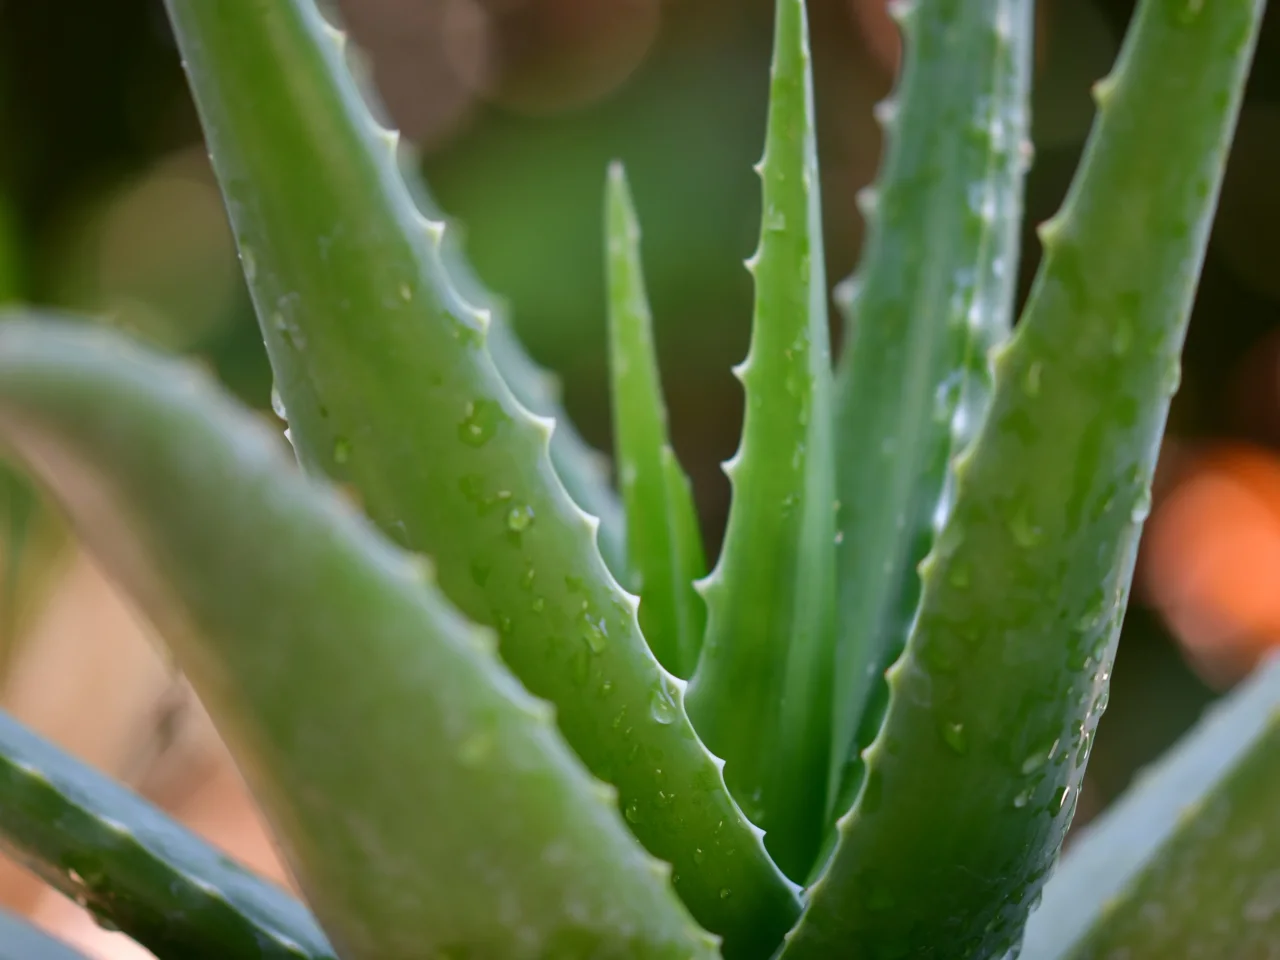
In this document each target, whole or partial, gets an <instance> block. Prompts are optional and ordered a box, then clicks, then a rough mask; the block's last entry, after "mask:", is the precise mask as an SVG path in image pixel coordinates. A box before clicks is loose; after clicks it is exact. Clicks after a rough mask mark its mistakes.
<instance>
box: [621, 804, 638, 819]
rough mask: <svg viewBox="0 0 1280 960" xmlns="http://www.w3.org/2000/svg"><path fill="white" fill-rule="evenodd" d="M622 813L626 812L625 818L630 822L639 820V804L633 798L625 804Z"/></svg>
mask: <svg viewBox="0 0 1280 960" xmlns="http://www.w3.org/2000/svg"><path fill="white" fill-rule="evenodd" d="M624 813H625V814H626V817H627V820H628V821H629V822H631V823H639V822H640V805H639V804H638V803H636V802H635V801H634V800H632V801H631V802H630V803H628V804H627V807H626V810H625V811H624Z"/></svg>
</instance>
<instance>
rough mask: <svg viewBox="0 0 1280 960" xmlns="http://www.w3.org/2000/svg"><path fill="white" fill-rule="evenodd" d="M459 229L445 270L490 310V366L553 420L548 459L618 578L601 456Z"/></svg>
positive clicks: (419, 187)
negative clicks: (485, 280) (593, 525)
mask: <svg viewBox="0 0 1280 960" xmlns="http://www.w3.org/2000/svg"><path fill="white" fill-rule="evenodd" d="M401 169H402V170H403V171H404V177H405V184H406V186H407V187H408V189H409V191H410V193H411V194H412V196H413V199H414V203H415V205H416V206H417V208H418V209H419V210H420V211H421V212H422V214H423V216H425V217H427V218H428V219H430V220H433V221H444V220H445V219H446V217H445V215H444V213H443V211H441V209H440V207H439V204H437V203H436V201H435V198H434V197H433V196H432V195H431V193H430V191H429V189H428V188H427V185H426V183H425V182H423V180H422V178H421V177H420V176H418V175H417V174H416V170H415V169H414V167H413V165H410V164H408V163H404V162H402V163H401ZM460 232H461V231H460V230H457V229H455V228H453V226H452V225H450V227H449V228H448V229H447V230H446V232H445V240H444V242H443V243H442V244H441V246H440V259H441V262H442V264H443V266H444V271H445V273H446V274H447V275H448V277H449V280H450V281H451V282H452V284H453V286H454V287H455V288H456V289H457V290H458V291H459V292H460V293H461V295H462V297H463V298H464V299H465V300H466V301H467V302H468V303H470V304H472V305H474V306H475V307H476V308H477V309H479V310H483V311H487V312H488V314H489V326H488V334H487V337H486V346H488V348H489V355H490V356H491V357H492V358H493V363H494V366H496V367H497V368H498V372H499V373H500V374H501V375H502V379H503V380H504V381H506V384H507V386H508V387H510V389H511V393H512V394H513V395H514V396H515V398H516V400H518V401H519V402H520V403H521V404H523V405H524V406H525V407H526V408H528V410H529V412H530V413H534V414H537V415H538V416H540V417H547V418H549V419H552V420H554V421H555V422H556V428H555V432H554V433H552V435H551V463H552V465H553V466H554V467H555V470H556V475H557V476H558V477H559V478H560V480H561V481H562V482H563V483H564V487H565V491H566V492H567V493H568V494H569V496H570V497H571V498H572V499H573V502H574V503H576V504H577V505H578V506H579V507H581V508H582V509H583V510H585V511H586V512H587V513H589V514H591V516H593V517H595V518H597V519H598V520H599V521H600V528H599V530H598V531H597V533H596V542H597V544H598V545H599V547H600V554H601V556H603V557H604V561H605V563H607V564H608V565H609V570H610V572H612V573H613V575H614V576H616V577H619V578H622V577H623V575H624V574H625V572H626V569H627V545H626V529H625V521H624V518H623V513H622V507H621V506H620V505H619V503H618V498H617V497H616V496H614V493H613V490H612V489H611V488H610V487H609V484H608V469H607V468H608V464H607V461H606V459H605V457H604V456H603V455H602V454H600V453H597V452H596V451H595V450H593V449H591V447H589V446H588V445H587V443H586V441H584V440H583V439H582V437H581V436H580V435H579V434H578V431H577V430H575V429H574V426H573V421H571V420H570V419H569V417H568V415H567V414H566V413H565V412H564V409H563V408H562V407H561V405H560V383H559V381H558V380H557V379H556V377H554V376H552V375H551V374H550V373H548V372H547V371H546V370H543V369H542V368H541V367H539V366H538V365H537V364H536V363H534V362H533V360H532V359H530V357H529V355H528V354H527V353H526V352H525V350H524V347H523V346H522V345H521V343H520V340H519V338H518V337H517V336H516V334H515V331H514V330H513V329H512V326H511V321H510V318H509V317H508V315H507V314H508V310H507V306H506V304H505V303H503V302H502V300H501V299H500V298H499V297H497V296H496V295H495V294H493V293H492V292H491V291H489V290H488V289H486V288H485V286H484V284H482V283H481V282H480V278H479V277H477V276H476V274H475V271H474V270H473V269H472V268H471V265H470V263H468V262H467V259H466V257H465V256H464V255H463V251H462V244H461V241H460V240H459V234H460ZM624 583H625V581H624Z"/></svg>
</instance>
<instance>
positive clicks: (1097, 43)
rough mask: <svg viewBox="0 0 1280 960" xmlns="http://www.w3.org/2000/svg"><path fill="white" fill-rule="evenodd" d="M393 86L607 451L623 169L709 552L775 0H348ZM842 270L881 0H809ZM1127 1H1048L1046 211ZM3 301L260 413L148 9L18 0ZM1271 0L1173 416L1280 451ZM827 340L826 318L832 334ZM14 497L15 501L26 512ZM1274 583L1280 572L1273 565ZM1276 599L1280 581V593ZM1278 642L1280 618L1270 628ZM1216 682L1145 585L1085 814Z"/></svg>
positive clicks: (8, 69) (5, 164) (188, 124)
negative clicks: (108, 327)
mask: <svg viewBox="0 0 1280 960" xmlns="http://www.w3.org/2000/svg"><path fill="white" fill-rule="evenodd" d="M339 6H340V7H341V8H342V9H341V16H342V19H343V20H344V21H345V22H346V23H347V24H348V25H349V27H350V28H351V31H352V33H353V34H354V37H355V39H356V41H357V44H358V45H359V46H360V47H361V48H362V49H363V50H364V51H365V53H366V55H367V63H366V66H367V67H368V69H369V71H370V74H371V76H372V78H373V82H375V83H376V84H377V86H378V88H379V91H380V93H381V98H382V101H383V102H384V103H385V105H386V109H387V112H388V113H389V114H390V115H391V118H392V119H393V120H394V122H395V123H396V124H397V125H398V126H400V127H401V128H402V129H403V130H404V132H405V135H406V138H407V139H410V140H413V141H415V142H417V143H419V144H420V145H421V147H422V151H423V164H424V167H425V170H426V173H427V176H428V179H429V181H430V183H431V185H432V188H433V191H434V192H435V193H436V195H437V197H438V199H439V200H440V202H441V203H442V204H443V206H444V207H445V209H446V210H447V211H449V213H450V214H452V215H453V216H454V217H456V218H458V219H459V220H461V221H462V222H463V223H464V224H465V228H466V235H467V238H468V240H467V248H468V250H469V252H470V254H471V256H472V259H473V260H474V262H475V265H476V267H477V269H478V271H479V273H480V275H481V276H482V277H483V278H484V279H485V280H486V282H487V283H488V285H489V286H490V287H491V288H493V289H494V290H495V291H496V292H498V293H500V294H501V295H503V296H504V297H505V298H506V299H508V300H509V301H510V303H511V305H512V308H513V313H514V318H515V322H516V326H517V328H518V330H519V332H520V334H521V336H522V338H523V339H524V341H525V343H526V345H527V346H528V348H529V349H530V351H531V353H532V354H533V355H534V356H535V357H536V358H537V359H538V360H540V361H541V362H542V363H544V364H545V365H547V366H548V367H550V368H552V369H554V370H555V371H557V372H558V373H559V374H560V375H561V376H562V378H563V381H564V385H565V400H566V404H567V406H568V409H569V411H570V413H571V414H572V416H573V417H574V418H575V419H576V421H577V422H578V424H579V425H580V427H581V429H582V431H583V433H584V434H585V435H586V436H587V438H588V439H589V440H591V441H592V442H593V443H595V444H596V445H597V446H599V447H600V448H601V449H605V450H607V449H608V448H609V442H610V441H609V410H608V402H607V399H608V398H607V381H606V370H605V366H604V363H605V359H604V358H605V349H604V348H605V341H604V335H605V330H604V322H603V303H604V300H603V269H602V241H601V228H600V214H601V192H602V188H603V181H604V171H605V166H606V163H607V162H608V161H609V160H610V159H613V158H615V157H620V158H622V159H623V160H624V161H625V162H626V164H627V167H628V170H629V173H630V175H631V179H632V184H633V187H634V191H635V194H636V198H637V203H638V206H639V209H640V213H641V217H642V221H643V227H644V248H643V253H644V257H645V265H646V269H647V272H648V278H649V284H650V290H651V297H652V301H653V307H654V312H655V317H656V322H657V333H658V337H659V339H660V354H661V361H662V364H663V375H664V379H665V386H666V390H667V394H668V400H669V403H670V406H671V414H672V422H673V431H674V442H675V446H676V448H677V451H678V452H679V454H680V456H681V458H682V459H683V461H684V462H685V464H686V466H687V468H688V469H689V471H690V473H691V475H692V477H693V480H694V484H695V488H696V493H697V498H698V502H699V506H700V508H701V511H702V516H703V520H704V524H705V528H706V535H707V540H708V544H709V545H710V546H711V549H712V550H713V551H714V549H715V547H716V545H717V544H718V542H719V538H720V532H721V529H722V527H723V524H724V519H725V514H726V510H727V506H728V486H727V483H726V482H725V480H724V478H723V476H722V475H721V473H720V470H719V464H720V462H721V461H723V460H725V459H726V458H728V457H729V456H730V455H731V454H732V452H733V451H734V449H735V447H736V445H737V437H738V429H739V425H740V416H741V409H740V408H741V393H740V390H739V387H738V384H737V382H736V381H735V380H734V379H733V378H732V376H731V375H730V373H729V367H730V365H731V364H733V363H735V362H737V361H739V360H740V359H741V358H742V357H743V356H744V354H745V352H746V345H747V337H748V333H749V330H748V324H749V318H750V312H751V311H750V300H751V292H752V291H751V285H750V280H749V277H748V275H747V273H746V271H745V270H744V269H743V268H742V260H743V258H745V257H746V256H748V255H749V254H750V253H751V251H752V249H753V248H754V246H755V241H756V234H757V230H758V216H759V187H758V182H757V180H756V177H755V175H754V174H753V173H752V170H751V165H752V163H754V162H755V160H756V159H757V158H758V155H759V153H760V149H761V143H762V136H763V128H764V110H765V102H764V98H765V94H766V84H767V72H768V54H769V43H770V27H771V22H772V3H771V0H608V2H601V0H345V2H343V3H341V4H340V5H339ZM809 6H810V18H811V24H812V32H813V36H814V47H815V61H816V71H817V75H816V85H817V99H818V114H819V131H820V136H819V141H820V153H821V159H822V164H823V190H824V202H825V212H826V219H825V229H826V239H827V259H828V264H827V268H828V276H830V277H832V278H835V279H838V278H841V277H843V276H844V275H846V274H847V273H848V272H849V271H850V270H851V268H852V266H853V264H854V262H855V260H856V257H857V253H858V248H859V244H860V242H861V235H862V226H861V223H860V222H859V218H858V215H857V212H856V209H855V205H854V199H853V198H854V194H855V192H856V190H857V189H858V188H859V187H860V186H862V185H864V184H865V183H866V182H868V181H869V180H870V179H871V178H872V177H873V176H874V174H875V169H876V165H877V162H878V157H879V153H880V136H879V131H878V130H877V128H876V126H875V124H874V122H873V121H872V113H871V108H872V106H873V104H874V103H875V102H876V101H877V100H879V99H880V98H882V97H883V96H884V95H885V94H886V93H887V92H888V90H889V89H890V86H891V82H892V76H893V70H894V57H895V55H896V54H895V48H896V45H895V42H894V37H895V35H894V33H893V32H892V30H890V29H887V21H886V20H885V18H884V10H883V0H810V5H809ZM1132 7H1133V3H1132V2H1126V0H1093V2H1089V0H1057V2H1047V0H1042V2H1041V3H1040V4H1039V46H1038V53H1037V66H1036V75H1035V97H1034V117H1035V121H1034V139H1035V144H1036V162H1035V165H1034V167H1033V170H1032V173H1031V175H1030V180H1029V183H1028V191H1027V214H1028V216H1027V229H1026V232H1025V237H1026V245H1025V254H1024V261H1023V270H1022V276H1023V284H1022V288H1023V289H1022V292H1023V294H1024V295H1025V292H1026V287H1027V285H1028V283H1029V281H1030V278H1031V275H1032V272H1033V271H1034V268H1035V264H1036V258H1037V253H1038V251H1037V249H1036V243H1035V240H1034V234H1033V232H1032V229H1031V228H1032V227H1033V226H1034V224H1036V223H1037V222H1039V221H1040V220H1043V219H1045V218H1046V217H1047V216H1049V215H1050V214H1051V213H1052V212H1053V211H1054V210H1055V209H1056V207H1057V206H1058V204H1059V202H1060V201H1061V198H1062V196H1063V193H1064V191H1065V189H1066V187H1067V184H1068V182H1069V178H1070V176H1071V174H1072V171H1073V170H1074V167H1075V165H1076V162H1077V160H1078V158H1079V155H1080V150H1081V148H1082V146H1083V142H1084V138H1085V136H1086V134H1087V132H1088V127H1089V123H1090V121H1091V117H1092V102H1091V100H1090V97H1089V86H1090V84H1091V83H1092V82H1093V81H1094V80H1096V79H1098V78H1099V77H1100V76H1101V75H1102V74H1103V73H1105V72H1106V70H1107V69H1108V68H1109V66H1110V63H1111V61H1112V59H1113V58H1114V56H1115V54H1116V52H1117V50H1118V47H1119V41H1120V38H1121V36H1122V34H1123V30H1124V27H1125V24H1126V23H1127V20H1128V17H1129V15H1130V14H1131V12H1132ZM0 144H3V149H2V150H0V226H4V227H6V228H7V229H0V243H6V244H8V245H9V246H10V247H11V248H12V250H11V251H9V252H10V253H12V256H7V255H6V252H5V251H4V250H3V249H0V265H5V271H6V272H0V294H2V293H3V292H4V291H6V290H7V291H8V292H9V294H10V295H11V296H17V297H20V298H22V299H26V300H30V301H34V302H39V303H42V304H47V305H55V306H61V307H67V308H76V309H81V310H89V311H92V312H93V313H95V314H96V315H99V316H101V317H102V318H103V322H106V323H112V324H116V325H118V326H120V327H123V328H126V329H129V330H131V331H134V332H135V333H137V334H138V335H140V336H144V337H146V338H148V339H151V340H154V341H156V342H158V343H160V344H162V345H164V346H166V347H168V348H171V349H173V350H178V351H183V352H188V353H192V354H195V355H198V356H200V357H202V358H204V359H205V360H207V362H208V363H210V364H211V365H212V366H214V367H215V368H216V370H217V372H218V374H219V376H220V377H221V378H222V379H223V380H224V381H225V382H226V383H227V384H228V385H229V386H230V387H231V388H232V389H233V390H234V391H236V392H237V393H238V394H239V395H240V396H241V397H242V398H244V399H245V400H247V401H248V402H250V403H252V404H254V405H255V406H257V407H260V408H263V409H265V408H267V406H268V398H269V394H270V389H271V382H270V371H269V369H268V366H267V363H266V357H265V353H264V351H263V348H262V342H261V339H260V337H259V335H258V332H257V328H256V325H255V322H254V318H253V316H252V310H251V308H250V305H249V301H248V297H247V295H246V293H245V291H244V289H243V287H242V284H241V281H240V278H239V275H238V272H237V262H236V258H235V252H234V249H233V247H232V245H231V241H230V236H229V233H228V230H227V227H226V225H225V222H224V218H223V212H222V208H221V203H220V199H219V197H218V194H217V190H216V187H215V185H214V184H213V182H212V179H211V176H210V173H209V170H208V165H207V160H206V157H205V154H204V151H203V148H202V147H201V145H200V140H199V129H198V124H197V121H196V118H195V115H194V111H193V108H192V105H191V102H190V99H189V96H188V93H187V91H186V88H185V85H184V81H183V77H182V73H181V68H180V64H179V62H178V57H177V53H176V50H175V48H174V45H173V43H172V40H171V38H170V36H169V34H168V29H167V25H166V20H165V16H164V11H163V9H162V6H161V4H160V2H159V0H0ZM1278 333H1280V11H1276V10H1275V9H1274V8H1273V10H1272V13H1271V16H1270V17H1269V22H1268V24H1267V25H1266V27H1265V29H1264V31H1263V36H1262V42H1261V47H1260V49H1259V51H1258V55H1257V66H1256V68H1255V71H1254V76H1253V79H1252V82H1251V85H1250V88H1249V93H1248V97H1247V106H1246V108H1245V112H1244V115H1243V117H1242V120H1241V128H1240V134H1239V137H1238V141H1237V146H1236V148H1235V150H1234V153H1233V156H1232V158H1231V163H1230V169H1229V174H1228V179H1227V184H1226V188H1225V192H1224V195H1223V200H1222V208H1221V213H1220V216H1219V218H1218V222H1217V224H1216V227H1215V231H1214V236H1213V240H1212V246H1211V250H1210V253H1209V257H1208V262H1207V264H1206V267H1205V274H1204V280H1203V284H1202V289H1201V294H1200V297H1199V301H1198V303H1197V306H1196V311H1195V316H1194V319H1193V323H1192V328H1191V334H1190V339H1189V343H1188V348H1187V354H1186V370H1185V373H1184V378H1183V386H1182V390H1181V393H1180V394H1179V395H1178V397H1177V400H1176V403H1175V409H1174V414H1173V420H1172V426H1171V433H1172V435H1173V436H1174V437H1175V438H1176V439H1177V447H1178V449H1179V450H1182V449H1189V450H1194V449H1196V448H1197V445H1203V444H1205V443H1214V442H1218V441H1221V440H1222V439H1224V438H1235V439H1241V440H1246V441H1248V442H1250V443H1253V444H1257V445H1259V446H1260V447H1262V448H1265V449H1271V450H1275V449H1277V448H1278V447H1280V341H1278V340H1277V334H1278ZM837 335H838V331H837ZM15 496H16V494H15V495H14V496H11V497H10V503H9V509H10V512H11V514H12V515H13V517H20V516H25V514H22V511H21V509H20V507H21V504H20V503H19V502H18V501H17V500H16V499H14V497H15ZM1278 583H1280V581H1278ZM1276 592H1277V594H1280V589H1278V590H1277V591H1276ZM1275 639H1277V640H1280V638H1275ZM1212 695H1213V693H1212V691H1210V689H1209V688H1208V687H1207V686H1206V685H1205V684H1203V683H1202V682H1201V681H1200V680H1199V679H1198V678H1197V676H1196V675H1195V674H1194V673H1193V672H1191V671H1190V670H1189V668H1188V667H1187V666H1186V665H1185V663H1184V660H1183V658H1182V656H1181V653H1180V651H1179V649H1178V646H1177V644H1176V643H1175V641H1174V640H1173V639H1172V638H1171V637H1170V636H1169V634H1168V633H1167V632H1166V630H1165V629H1164V627H1163V626H1162V620H1161V618H1160V616H1159V615H1158V614H1157V613H1156V612H1154V611H1152V610H1149V609H1147V608H1146V606H1145V605H1144V603H1143V602H1142V598H1141V597H1140V596H1139V597H1138V598H1137V599H1136V600H1135V603H1134V607H1133V608H1132V610H1131V613H1130V616H1129V618H1128V621H1127V624H1126V628H1125V637H1124V639H1123V641H1122V644H1121V653H1120V657H1119V661H1118V663H1117V666H1116V671H1115V677H1114V683H1113V695H1112V699H1111V706H1110V709H1109V711H1108V713H1107V714H1106V718H1105V720H1104V722H1103V725H1102V731H1101V733H1100V735H1099V737H1098V742H1097V749H1096V752H1095V754H1094V759H1093V762H1092V764H1091V766H1090V782H1089V785H1088V789H1087V792H1086V799H1085V802H1084V804H1082V807H1081V813H1082V816H1084V815H1086V814H1087V812H1088V811H1089V810H1093V809H1097V807H1098V806H1099V805H1100V804H1102V803H1105V802H1106V801H1107V800H1109V799H1110V798H1111V797H1113V796H1114V795H1115V793H1116V792H1117V791H1118V790H1119V789H1120V788H1122V787H1123V785H1124V784H1125V783H1126V782H1127V781H1128V779H1129V778H1130V777H1131V776H1132V773H1133V771H1134V770H1135V769H1136V768H1137V767H1138V766H1140V765H1141V764H1143V763H1145V762H1146V761H1147V760H1149V759H1151V758H1152V757H1153V756H1154V754H1155V753H1157V752H1158V751H1159V750H1161V749H1163V747H1164V746H1166V745H1167V744H1168V743H1169V742H1170V741H1171V740H1172V739H1173V738H1174V737H1175V736H1176V735H1177V734H1178V732H1180V731H1181V730H1182V729H1183V728H1185V726H1186V725H1187V724H1188V723H1189V722H1190V721H1191V720H1192V719H1193V718H1194V717H1195V716H1197V715H1198V713H1199V711H1200V710H1201V709H1202V707H1203V706H1204V704H1205V703H1206V702H1207V701H1208V700H1209V699H1210V698H1211V697H1212Z"/></svg>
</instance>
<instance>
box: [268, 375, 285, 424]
mask: <svg viewBox="0 0 1280 960" xmlns="http://www.w3.org/2000/svg"><path fill="white" fill-rule="evenodd" d="M271 412H272V413H274V414H275V415H276V416H277V417H278V418H279V419H281V420H283V421H285V422H286V423H287V422H288V420H289V411H287V410H286V409H285V408H284V398H283V397H281V396H280V388H279V387H277V386H276V385H275V384H272V385H271Z"/></svg>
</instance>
